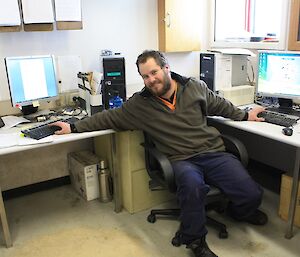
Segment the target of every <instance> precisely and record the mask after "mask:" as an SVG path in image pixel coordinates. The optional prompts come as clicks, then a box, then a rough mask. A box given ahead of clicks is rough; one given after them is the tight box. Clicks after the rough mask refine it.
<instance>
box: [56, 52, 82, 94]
mask: <svg viewBox="0 0 300 257" xmlns="http://www.w3.org/2000/svg"><path fill="white" fill-rule="evenodd" d="M56 62H57V78H58V80H59V81H61V84H60V89H59V90H60V92H61V93H63V92H68V91H74V90H78V79H77V73H78V72H79V71H82V64H81V58H80V56H74V55H73V56H57V59H56Z"/></svg>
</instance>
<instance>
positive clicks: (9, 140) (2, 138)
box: [0, 133, 20, 148]
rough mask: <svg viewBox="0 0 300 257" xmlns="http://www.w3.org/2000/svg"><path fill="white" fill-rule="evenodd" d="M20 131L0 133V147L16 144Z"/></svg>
mask: <svg viewBox="0 0 300 257" xmlns="http://www.w3.org/2000/svg"><path fill="white" fill-rule="evenodd" d="M19 136H20V133H3V134H2V133H1V134H0V148H7V147H12V146H15V145H17V144H18V137H19Z"/></svg>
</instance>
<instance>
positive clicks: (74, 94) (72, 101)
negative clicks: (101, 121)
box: [67, 92, 79, 106]
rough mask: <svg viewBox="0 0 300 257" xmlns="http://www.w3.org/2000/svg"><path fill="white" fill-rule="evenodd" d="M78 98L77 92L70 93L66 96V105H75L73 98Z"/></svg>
mask: <svg viewBox="0 0 300 257" xmlns="http://www.w3.org/2000/svg"><path fill="white" fill-rule="evenodd" d="M78 96H79V94H78V92H72V93H69V94H68V97H67V99H68V103H67V105H69V106H70V105H71V106H72V105H75V102H74V100H73V98H74V97H78Z"/></svg>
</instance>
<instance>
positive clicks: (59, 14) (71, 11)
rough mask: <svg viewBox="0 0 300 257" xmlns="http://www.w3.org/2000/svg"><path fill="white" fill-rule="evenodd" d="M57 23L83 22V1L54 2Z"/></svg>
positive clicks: (65, 0)
mask: <svg viewBox="0 0 300 257" xmlns="http://www.w3.org/2000/svg"><path fill="white" fill-rule="evenodd" d="M54 4H55V19H56V21H81V20H82V17H81V0H54Z"/></svg>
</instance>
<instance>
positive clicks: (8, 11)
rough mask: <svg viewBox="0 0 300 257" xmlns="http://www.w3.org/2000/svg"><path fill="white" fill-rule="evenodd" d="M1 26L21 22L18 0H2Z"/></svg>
mask: <svg viewBox="0 0 300 257" xmlns="http://www.w3.org/2000/svg"><path fill="white" fill-rule="evenodd" d="M0 6H1V8H0V26H16V25H20V24H21V19H20V11H19V5H18V0H0Z"/></svg>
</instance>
